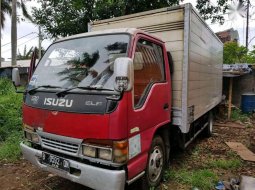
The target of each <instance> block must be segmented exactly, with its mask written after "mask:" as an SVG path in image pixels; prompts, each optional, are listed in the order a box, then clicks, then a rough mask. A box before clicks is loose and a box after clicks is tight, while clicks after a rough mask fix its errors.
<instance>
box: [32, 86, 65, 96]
mask: <svg viewBox="0 0 255 190" xmlns="http://www.w3.org/2000/svg"><path fill="white" fill-rule="evenodd" d="M39 88H61V87H60V86H52V85H41V86H37V87H35V88H32V89H30V90H28V91H27V93H29V94H32V93H33V92H35V91H36V90H37V89H39Z"/></svg>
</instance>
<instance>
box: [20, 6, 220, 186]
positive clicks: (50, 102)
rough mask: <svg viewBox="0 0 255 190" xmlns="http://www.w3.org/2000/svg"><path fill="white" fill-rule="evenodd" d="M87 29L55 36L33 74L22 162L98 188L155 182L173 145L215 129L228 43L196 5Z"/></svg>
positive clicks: (95, 24) (26, 99) (182, 144)
mask: <svg viewBox="0 0 255 190" xmlns="http://www.w3.org/2000/svg"><path fill="white" fill-rule="evenodd" d="M89 28H90V32H88V33H84V34H77V35H74V36H70V37H66V38H63V39H60V40H58V41H56V42H54V43H53V44H52V45H51V46H50V47H49V48H48V49H47V51H46V53H45V54H44V56H43V57H42V59H41V60H40V61H39V63H38V65H37V66H36V68H35V70H34V71H33V70H32V72H33V75H32V76H31V79H30V82H29V84H28V86H27V88H26V90H25V93H24V104H23V127H24V134H25V139H26V140H25V141H24V142H22V143H21V149H22V152H23V155H24V158H25V159H27V160H29V161H30V162H31V163H32V164H34V165H36V166H38V167H39V168H41V169H43V170H46V171H49V172H52V173H54V174H57V175H59V176H62V177H63V178H66V179H69V180H71V181H74V182H76V183H80V184H83V185H85V186H88V187H90V188H93V189H98V190H119V189H120V190H121V189H124V188H125V187H126V186H127V185H129V184H131V183H133V182H134V181H136V180H138V179H140V180H142V183H143V184H144V189H149V188H150V187H156V186H158V185H159V183H160V181H161V178H162V174H163V170H164V167H165V166H166V165H167V164H168V160H169V156H170V148H171V147H172V146H173V145H178V146H179V147H182V148H185V147H187V146H188V145H189V144H190V142H192V140H193V139H194V138H195V137H196V136H197V135H198V134H199V133H200V132H203V133H205V134H207V135H210V134H211V133H212V121H213V119H212V115H213V114H212V110H213V109H214V108H215V106H217V104H219V102H220V101H221V96H222V56H223V53H222V52H223V45H222V43H221V41H220V40H219V39H218V38H217V36H216V35H215V34H214V32H213V31H212V30H211V29H210V28H209V27H208V25H207V24H206V23H205V22H204V21H203V20H202V19H201V17H200V16H199V15H198V13H197V12H196V11H195V10H194V8H193V7H192V6H191V4H185V5H180V6H176V7H169V8H163V9H158V10H152V11H147V12H142V13H137V14H132V15H127V16H122V17H117V18H112V19H108V20H102V21H96V22H92V23H90V24H89ZM32 68H33V67H32ZM32 68H31V69H32Z"/></svg>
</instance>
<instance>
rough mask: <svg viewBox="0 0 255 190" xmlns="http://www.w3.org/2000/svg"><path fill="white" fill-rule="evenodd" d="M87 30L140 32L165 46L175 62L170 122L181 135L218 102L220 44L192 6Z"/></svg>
mask: <svg viewBox="0 0 255 190" xmlns="http://www.w3.org/2000/svg"><path fill="white" fill-rule="evenodd" d="M89 27H90V30H91V31H99V30H105V29H113V28H127V27H130V28H139V29H141V30H143V31H145V32H148V33H150V34H152V35H155V36H157V37H159V38H160V39H161V40H163V41H164V42H165V45H166V48H167V51H169V52H170V53H171V54H172V57H173V61H174V72H173V74H172V90H173V92H169V93H172V97H173V99H172V101H173V102H172V105H173V107H172V110H173V113H172V115H173V117H172V119H173V124H174V125H178V126H179V127H180V129H181V131H182V132H183V133H187V132H189V128H190V124H191V123H192V122H193V121H195V120H196V119H198V118H199V117H201V116H202V115H204V114H205V113H206V112H208V111H210V110H211V109H212V108H214V107H215V106H216V105H217V104H218V103H219V102H220V101H221V97H222V62H223V44H222V43H221V41H220V40H219V39H218V37H217V36H216V35H215V34H214V32H213V31H212V30H211V29H210V28H209V26H208V25H207V24H206V23H205V22H204V20H203V19H202V18H201V17H200V16H199V14H198V13H197V12H196V11H195V10H194V8H193V7H192V5H191V4H185V5H180V6H176V7H169V8H163V9H157V10H153V11H147V12H142V13H137V14H132V15H127V16H122V17H117V18H112V19H107V20H101V21H96V22H93V23H90V24H89Z"/></svg>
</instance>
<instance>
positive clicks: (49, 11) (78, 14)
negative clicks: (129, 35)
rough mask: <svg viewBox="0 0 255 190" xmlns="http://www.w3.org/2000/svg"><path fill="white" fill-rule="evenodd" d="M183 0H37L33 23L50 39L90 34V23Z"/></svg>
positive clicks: (175, 3)
mask: <svg viewBox="0 0 255 190" xmlns="http://www.w3.org/2000/svg"><path fill="white" fill-rule="evenodd" d="M179 1H180V0H172V1H170V0H157V1H150V0H135V1H129V0H91V1H83V0H60V1H59V0H58V1H57V0H38V2H39V3H41V4H42V7H41V8H33V13H32V14H33V18H34V22H35V23H36V24H38V25H41V26H42V27H43V29H44V31H45V32H46V34H47V35H48V36H49V37H52V38H58V37H59V36H68V35H73V34H78V33H83V32H87V24H88V23H89V22H90V21H94V20H98V19H106V18H112V17H117V16H122V15H127V14H132V13H137V12H142V11H147V10H152V9H157V8H162V7H167V6H171V5H177V4H179Z"/></svg>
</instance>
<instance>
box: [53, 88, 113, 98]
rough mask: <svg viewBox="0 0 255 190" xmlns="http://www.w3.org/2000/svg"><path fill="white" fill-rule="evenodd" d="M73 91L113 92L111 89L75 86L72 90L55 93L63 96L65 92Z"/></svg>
mask: <svg viewBox="0 0 255 190" xmlns="http://www.w3.org/2000/svg"><path fill="white" fill-rule="evenodd" d="M74 89H80V90H99V91H103V90H104V91H114V90H111V89H107V88H100V87H98V86H76V87H72V88H68V89H65V90H62V91H59V92H57V93H56V95H57V96H63V95H65V94H66V93H67V92H69V91H71V90H74Z"/></svg>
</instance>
